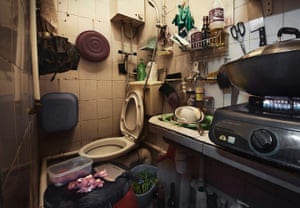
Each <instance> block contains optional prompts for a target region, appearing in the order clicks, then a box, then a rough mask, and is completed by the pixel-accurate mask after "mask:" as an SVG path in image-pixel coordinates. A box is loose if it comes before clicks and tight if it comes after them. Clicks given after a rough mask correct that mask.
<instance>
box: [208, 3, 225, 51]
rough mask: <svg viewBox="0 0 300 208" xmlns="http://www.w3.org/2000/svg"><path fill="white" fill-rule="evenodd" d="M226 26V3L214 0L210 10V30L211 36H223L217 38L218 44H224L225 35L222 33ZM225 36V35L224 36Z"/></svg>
mask: <svg viewBox="0 0 300 208" xmlns="http://www.w3.org/2000/svg"><path fill="white" fill-rule="evenodd" d="M224 26H225V22H224V4H223V2H222V0H213V2H212V6H211V9H210V10H209V30H210V34H211V37H219V36H220V37H221V35H222V37H221V39H220V40H215V41H214V42H216V43H215V44H216V46H220V45H224V42H225V36H224V34H222V32H223V29H224ZM223 36H224V37H223Z"/></svg>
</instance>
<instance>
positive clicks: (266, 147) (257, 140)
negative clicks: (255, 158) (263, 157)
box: [250, 129, 277, 153]
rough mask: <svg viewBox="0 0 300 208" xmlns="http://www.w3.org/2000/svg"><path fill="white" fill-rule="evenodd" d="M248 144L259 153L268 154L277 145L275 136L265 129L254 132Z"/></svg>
mask: <svg viewBox="0 0 300 208" xmlns="http://www.w3.org/2000/svg"><path fill="white" fill-rule="evenodd" d="M250 142H251V145H252V147H253V148H254V149H255V150H256V151H258V152H259V153H270V152H272V151H273V150H274V149H275V148H276V145H277V140H276V137H275V135H274V134H273V133H272V132H270V131H268V130H266V129H258V130H256V131H254V132H253V133H252V135H251V138H250Z"/></svg>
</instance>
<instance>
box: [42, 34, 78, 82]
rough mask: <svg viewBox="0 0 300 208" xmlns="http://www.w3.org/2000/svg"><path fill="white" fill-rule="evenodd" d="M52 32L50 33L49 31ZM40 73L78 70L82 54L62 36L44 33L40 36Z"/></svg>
mask: <svg viewBox="0 0 300 208" xmlns="http://www.w3.org/2000/svg"><path fill="white" fill-rule="evenodd" d="M48 34H50V33H48ZM38 60H39V74H40V75H43V74H49V73H54V75H53V77H52V78H51V81H52V80H54V78H55V75H56V73H62V72H66V71H68V70H77V67H78V63H79V60H80V55H79V53H78V51H77V48H76V47H75V46H74V45H73V44H71V43H70V42H68V39H67V38H65V37H61V36H54V35H44V36H40V37H39V38H38Z"/></svg>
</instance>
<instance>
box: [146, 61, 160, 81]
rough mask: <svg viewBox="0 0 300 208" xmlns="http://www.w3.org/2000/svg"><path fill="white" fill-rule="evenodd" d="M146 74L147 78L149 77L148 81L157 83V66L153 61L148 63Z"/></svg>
mask: <svg viewBox="0 0 300 208" xmlns="http://www.w3.org/2000/svg"><path fill="white" fill-rule="evenodd" d="M150 69H151V70H150ZM146 73H147V76H149V80H151V81H157V80H158V74H157V64H156V63H155V62H154V61H149V62H148V63H147V66H146ZM149 73H150V74H149ZM148 74H149V75H148Z"/></svg>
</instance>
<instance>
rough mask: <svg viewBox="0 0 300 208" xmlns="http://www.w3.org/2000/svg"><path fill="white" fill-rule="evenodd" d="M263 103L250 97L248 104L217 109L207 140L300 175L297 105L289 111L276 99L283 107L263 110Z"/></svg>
mask: <svg viewBox="0 0 300 208" xmlns="http://www.w3.org/2000/svg"><path fill="white" fill-rule="evenodd" d="M266 100H267V102H265V103H268V99H266V98H264V99H263V100H261V99H257V98H253V97H250V99H249V102H248V103H244V104H238V105H233V106H228V107H224V108H219V109H217V110H216V112H215V114H214V119H213V122H212V126H211V128H210V131H209V138H210V140H211V141H212V142H214V143H215V144H218V145H220V146H223V147H224V148H227V149H228V150H233V151H235V152H237V153H242V154H243V155H246V156H251V157H252V158H254V159H259V160H260V161H265V162H270V163H271V164H274V165H280V166H284V167H287V168H292V169H294V170H295V169H296V170H298V171H300V111H299V109H298V104H297V102H295V103H296V104H295V105H292V107H291V106H289V105H284V103H285V102H281V101H280V102H279V101H278V99H276V101H274V102H275V103H276V102H279V104H282V103H283V104H282V105H277V104H276V105H273V104H274V103H273V104H271V105H266V106H264V105H263V104H264V102H262V101H266ZM269 101H270V100H269ZM296 101H298V99H296ZM288 103H289V102H288ZM285 104H287V103H285ZM294 108H295V109H294ZM293 112H294V113H293Z"/></svg>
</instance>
